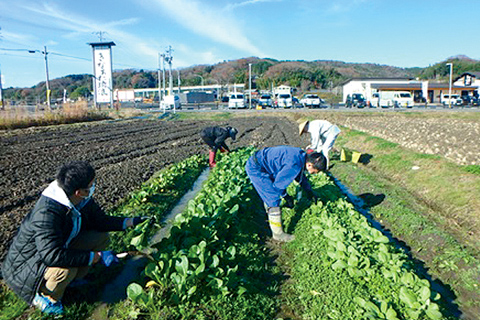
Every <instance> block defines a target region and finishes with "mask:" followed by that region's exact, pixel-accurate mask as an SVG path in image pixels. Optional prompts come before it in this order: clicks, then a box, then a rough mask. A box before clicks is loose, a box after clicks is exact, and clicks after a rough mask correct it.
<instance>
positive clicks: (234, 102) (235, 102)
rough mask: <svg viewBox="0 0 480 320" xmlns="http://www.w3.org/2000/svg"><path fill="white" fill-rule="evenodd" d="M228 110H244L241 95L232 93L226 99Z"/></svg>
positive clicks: (243, 100) (243, 101)
mask: <svg viewBox="0 0 480 320" xmlns="http://www.w3.org/2000/svg"><path fill="white" fill-rule="evenodd" d="M228 108H229V109H244V108H246V105H245V98H244V96H243V93H232V94H230V97H229V99H228Z"/></svg>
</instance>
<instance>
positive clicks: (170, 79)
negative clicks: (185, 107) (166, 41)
mask: <svg viewBox="0 0 480 320" xmlns="http://www.w3.org/2000/svg"><path fill="white" fill-rule="evenodd" d="M172 51H173V50H172V46H168V50H167V52H166V57H165V60H166V61H167V63H168V94H169V95H172V94H173V77H172V60H173V56H172Z"/></svg>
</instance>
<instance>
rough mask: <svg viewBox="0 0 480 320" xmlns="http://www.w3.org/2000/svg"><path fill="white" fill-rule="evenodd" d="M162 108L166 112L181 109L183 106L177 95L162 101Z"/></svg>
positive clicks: (171, 95)
mask: <svg viewBox="0 0 480 320" xmlns="http://www.w3.org/2000/svg"><path fill="white" fill-rule="evenodd" d="M160 108H161V109H165V110H172V109H173V110H175V109H177V110H178V109H181V108H182V105H181V103H180V97H179V96H177V95H176V94H169V95H166V96H165V97H163V99H162V101H160Z"/></svg>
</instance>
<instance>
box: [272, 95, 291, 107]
mask: <svg viewBox="0 0 480 320" xmlns="http://www.w3.org/2000/svg"><path fill="white" fill-rule="evenodd" d="M276 104H277V107H279V108H291V107H293V97H292V95H291V94H289V93H281V94H279V95H278V97H277V101H276Z"/></svg>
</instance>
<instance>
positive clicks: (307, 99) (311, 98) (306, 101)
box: [300, 94, 322, 108]
mask: <svg viewBox="0 0 480 320" xmlns="http://www.w3.org/2000/svg"><path fill="white" fill-rule="evenodd" d="M300 103H301V104H302V105H303V106H304V107H306V108H320V105H321V104H322V100H321V99H320V98H319V97H318V95H316V94H306V95H305V96H304V97H303V98H302V99H301V100H300Z"/></svg>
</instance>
